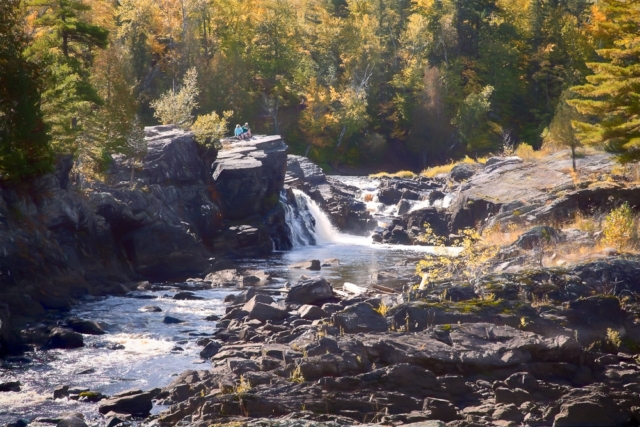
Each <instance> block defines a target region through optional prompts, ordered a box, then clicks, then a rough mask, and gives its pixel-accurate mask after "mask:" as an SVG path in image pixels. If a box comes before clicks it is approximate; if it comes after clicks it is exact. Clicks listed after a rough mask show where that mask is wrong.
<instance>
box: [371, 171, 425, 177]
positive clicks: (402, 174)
mask: <svg viewBox="0 0 640 427" xmlns="http://www.w3.org/2000/svg"><path fill="white" fill-rule="evenodd" d="M416 176H417V175H416V174H415V173H413V172H411V171H399V172H396V173H389V172H378V173H374V174H371V175H369V177H370V178H404V179H412V178H415V177H416Z"/></svg>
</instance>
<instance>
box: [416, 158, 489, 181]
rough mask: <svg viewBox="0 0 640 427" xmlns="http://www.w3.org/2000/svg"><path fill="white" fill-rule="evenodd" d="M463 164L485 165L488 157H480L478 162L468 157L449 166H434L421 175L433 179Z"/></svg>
mask: <svg viewBox="0 0 640 427" xmlns="http://www.w3.org/2000/svg"><path fill="white" fill-rule="evenodd" d="M461 163H467V164H470V165H473V164H477V163H479V164H482V165H483V164H485V163H487V158H486V157H479V158H478V159H477V160H474V159H472V158H471V157H469V156H466V157H465V158H464V159H462V160H460V161H459V162H451V163H449V164H447V165H440V166H434V167H432V168H429V169H425V170H423V171H422V172H421V173H420V175H421V176H424V177H427V178H433V177H434V176H436V175H439V174H441V173H449V172H451V169H453V168H454V166H457V165H459V164H461Z"/></svg>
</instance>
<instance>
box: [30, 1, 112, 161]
mask: <svg viewBox="0 0 640 427" xmlns="http://www.w3.org/2000/svg"><path fill="white" fill-rule="evenodd" d="M27 5H28V7H29V11H30V12H31V13H32V14H33V16H34V19H33V21H32V25H33V27H34V28H35V30H37V31H36V39H35V41H34V43H32V45H31V46H30V48H29V50H28V52H27V56H28V57H29V58H30V59H31V60H33V61H34V62H37V63H38V64H39V65H40V66H41V67H42V68H43V70H44V73H43V81H44V91H43V94H42V109H43V111H44V113H45V121H46V122H47V123H48V124H49V125H50V126H51V135H52V137H53V145H54V148H55V149H56V150H57V151H60V152H66V153H76V152H77V150H78V145H77V143H78V141H77V138H78V136H79V135H80V134H81V132H82V129H83V124H85V120H86V119H88V118H90V117H91V116H92V115H93V112H94V111H93V110H94V109H95V108H97V107H98V106H100V105H101V104H102V100H101V99H100V97H99V96H98V94H97V92H96V90H95V88H94V87H93V86H92V85H91V83H90V70H89V68H90V66H91V64H92V62H93V59H94V56H95V55H94V53H95V52H94V50H95V48H98V49H104V48H106V47H107V45H108V36H109V32H108V31H107V30H106V29H104V28H102V27H100V26H98V25H93V24H91V23H90V22H89V21H90V20H89V17H88V13H89V12H90V11H91V7H90V6H89V5H88V4H87V3H84V2H82V1H80V0H30V1H29V2H28V3H27Z"/></svg>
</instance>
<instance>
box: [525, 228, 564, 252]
mask: <svg viewBox="0 0 640 427" xmlns="http://www.w3.org/2000/svg"><path fill="white" fill-rule="evenodd" d="M564 240H565V236H564V233H563V232H562V231H561V230H558V229H555V228H553V227H549V226H538V227H533V228H532V229H531V230H529V231H526V232H525V233H523V234H521V235H520V237H518V240H516V241H515V242H514V243H513V246H516V247H518V248H521V249H527V250H530V249H533V248H535V247H537V246H544V245H552V244H557V243H561V242H563V241H564Z"/></svg>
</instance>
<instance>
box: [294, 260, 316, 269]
mask: <svg viewBox="0 0 640 427" xmlns="http://www.w3.org/2000/svg"><path fill="white" fill-rule="evenodd" d="M291 268H295V269H298V270H312V271H320V269H321V268H322V264H320V260H317V259H314V260H311V261H305V262H301V263H298V264H294V265H292V266H291Z"/></svg>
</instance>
